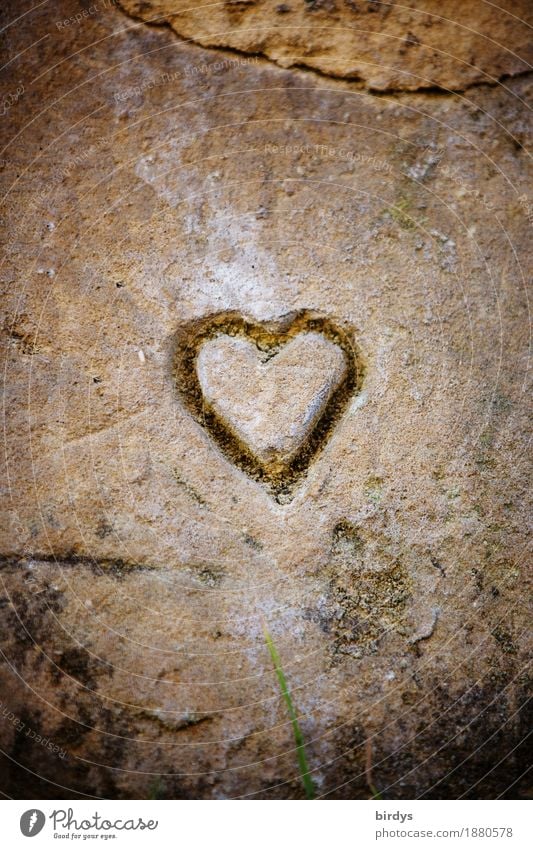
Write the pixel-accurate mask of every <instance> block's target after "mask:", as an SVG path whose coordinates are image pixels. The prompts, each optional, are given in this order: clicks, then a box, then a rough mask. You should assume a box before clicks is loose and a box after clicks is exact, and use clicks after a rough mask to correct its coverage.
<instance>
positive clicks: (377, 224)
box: [0, 0, 532, 799]
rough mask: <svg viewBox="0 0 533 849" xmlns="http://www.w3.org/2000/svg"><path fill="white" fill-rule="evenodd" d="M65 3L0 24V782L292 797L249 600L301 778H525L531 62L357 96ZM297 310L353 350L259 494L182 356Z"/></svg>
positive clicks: (480, 781) (359, 793) (293, 779)
mask: <svg viewBox="0 0 533 849" xmlns="http://www.w3.org/2000/svg"><path fill="white" fill-rule="evenodd" d="M289 5H291V6H292V5H294V4H291V3H289ZM356 5H358V8H359V4H356ZM444 5H445V4H440V6H439V8H443V6H444ZM470 5H471V4H466V6H465V9H466V8H467V7H468V9H470ZM472 5H473V6H476V5H477V4H472ZM29 8H30V7H29V5H28V10H29ZM80 8H81V7H80V6H78V5H77V4H76V3H75V2H69V1H67V0H58V2H57V3H56V4H55V7H54V9H55V10H54V15H57V20H56V19H55V18H54V17H53V15H52V16H51V14H50V9H49V8H48V6H38V5H37V7H36V8H35V9H34V10H33V11H31V12H29V11H28V14H26V15H24V17H22V18H20V20H19V21H18V23H17V25H16V26H12V27H10V28H9V30H8V33H9V57H8V59H11V60H12V61H11V62H10V64H9V65H8V66H7V68H6V69H5V71H4V86H5V90H6V91H8V92H10V93H11V94H12V97H11V99H10V101H9V104H8V102H7V101H5V103H4V106H5V108H6V112H5V118H4V120H3V121H2V127H1V133H2V137H3V144H2V148H3V150H2V153H1V154H0V156H1V157H2V161H1V165H2V169H1V172H0V177H1V180H2V197H3V207H2V216H3V218H4V219H5V222H4V223H5V224H6V231H7V240H6V246H5V253H4V257H3V261H2V266H1V278H0V285H1V287H2V300H3V311H4V312H3V320H2V328H3V332H2V351H3V363H2V374H3V388H4V395H5V399H6V406H5V421H4V427H5V431H4V434H5V440H6V441H5V451H4V452H3V458H2V462H3V463H4V464H5V468H4V470H3V474H2V486H3V499H2V502H3V507H2V510H3V512H2V516H1V527H2V535H1V540H0V553H1V554H2V561H1V563H2V565H1V569H0V579H1V584H0V586H1V590H2V598H1V605H0V615H1V618H2V630H1V633H2V651H3V659H4V662H3V665H2V667H1V669H0V677H1V693H2V695H1V696H0V699H1V700H2V706H1V716H0V746H1V749H2V752H3V754H2V761H1V766H0V773H1V783H0V786H1V788H2V790H3V791H4V792H6V793H7V794H8V795H11V796H15V797H17V798H32V797H40V796H43V797H51V798H58V797H59V798H62V797H66V798H69V797H71V796H72V795H73V794H74V796H76V795H80V796H88V797H93V796H96V797H99V796H105V797H127V798H136V797H139V798H143V797H148V796H150V795H156V796H160V797H165V798H166V797H168V798H171V797H173V796H177V797H197V796H199V797H203V798H221V797H234V796H246V797H249V796H250V797H258V798H277V797H279V798H289V797H291V798H292V797H301V796H302V787H301V782H300V780H299V777H298V770H297V763H296V757H295V751H294V741H293V736H292V729H291V724H290V720H289V717H288V715H287V711H286V706H285V703H284V701H283V698H282V697H281V694H280V692H279V687H278V684H277V680H276V676H275V673H274V670H273V668H272V664H271V660H270V657H269V654H268V651H267V648H266V646H265V641H264V635H263V626H264V624H265V623H266V624H267V626H268V628H269V630H270V633H271V634H272V636H273V639H274V640H275V643H276V647H277V649H278V652H279V654H280V657H281V659H282V663H283V667H284V671H285V674H286V677H287V680H288V682H289V686H290V688H291V691H292V695H293V700H294V703H295V705H296V708H297V711H298V713H299V717H300V724H301V728H302V732H303V734H304V736H305V740H306V744H307V749H308V759H309V762H310V765H311V769H312V771H313V776H314V778H315V781H316V785H317V788H318V792H319V794H320V795H323V796H325V797H326V798H369V796H370V795H371V790H370V789H369V785H370V783H371V782H372V783H373V784H375V785H376V786H377V787H378V788H379V789H380V791H381V792H382V794H383V796H384V797H385V798H389V799H394V798H412V797H413V796H421V797H423V798H427V797H437V798H440V797H457V796H462V795H464V796H465V797H476V796H479V797H490V798H492V797H497V796H499V795H501V794H503V795H505V794H507V795H511V796H514V795H517V796H524V795H525V794H526V793H527V792H528V791H527V784H526V780H525V779H520V776H521V775H522V774H523V772H524V769H525V767H526V765H527V753H526V751H525V745H524V743H523V741H524V738H525V735H526V733H527V731H529V727H530V722H529V721H528V717H527V711H526V699H527V692H528V680H527V674H526V661H527V657H528V653H529V637H528V634H529V632H530V622H531V611H530V609H528V605H527V601H528V573H527V569H526V564H527V554H528V546H529V537H528V534H527V528H528V516H529V513H528V506H529V501H528V495H527V493H528V472H529V468H528V462H527V453H526V445H527V438H528V436H529V432H530V431H529V429H530V421H529V418H528V414H527V413H528V411H527V408H526V404H525V399H526V397H527V387H528V382H527V368H528V352H529V348H528V345H529V341H530V340H529V312H528V299H527V292H526V288H525V283H526V280H527V268H528V263H529V262H530V261H531V244H532V241H531V218H532V213H531V204H530V200H528V194H527V193H528V187H529V185H530V168H529V157H528V153H527V149H526V148H527V144H528V140H529V138H530V126H529V114H528V110H527V108H526V104H527V102H528V99H529V98H530V95H531V80H530V78H529V77H528V76H526V75H523V76H522V77H520V78H517V79H515V80H512V79H509V80H506V81H505V84H504V85H493V86H488V85H483V86H479V87H474V88H470V89H468V91H466V92H465V93H464V94H455V95H448V94H443V93H442V92H440V93H435V92H426V93H424V92H416V93H409V92H407V93H406V92H404V93H401V94H398V95H394V96H388V95H383V94H382V95H380V96H374V95H372V94H371V93H369V92H368V91H365V90H363V89H362V88H361V87H360V86H359V84H357V83H354V82H350V81H343V80H333V79H325V78H324V77H321V76H320V75H318V74H313V73H310V72H309V71H301V70H297V69H294V70H286V69H282V68H279V67H277V66H276V65H275V64H273V63H272V62H269V61H267V60H266V59H264V60H263V59H260V58H257V57H246V56H242V57H236V56H235V55H233V54H229V53H223V52H218V51H216V52H215V51H213V50H206V49H203V48H201V47H199V46H197V45H195V44H191V43H185V44H184V43H181V42H180V41H179V39H178V38H177V37H176V35H175V34H174V33H173V32H172V31H171V30H170V29H169V28H168V27H165V28H163V27H149V26H146V25H145V24H143V23H140V22H139V21H133V20H132V19H131V18H129V17H128V16H127V15H125V14H124V12H123V11H121V10H120V9H119V8H115V7H113V6H110V5H108V4H103V3H102V4H100V5H99V6H97V8H96V11H95V12H93V13H91V14H88V15H87V16H85V17H83V18H82V19H81V20H80V21H79V22H76V19H75V15H76V14H78V13H79V12H80ZM258 8H260V7H259V6H258ZM261 8H263V7H261ZM265 8H266V6H265ZM339 8H340V7H339ZM484 8H485V7H484ZM488 8H489V7H488V5H487V9H488ZM491 8H492V7H491ZM513 9H514V10H515V12H516V17H520V10H521V9H522V6H521V5H520V4H516V5H514V6H513ZM237 11H238V9H237ZM2 14H3V20H2V25H4V24H5V23H7V22H8V21H12V20H13V19H14V18H16V17H18V16H19V15H21V14H22V13H21V7H20V3H15V2H11V3H7V4H6V5H5V7H4V9H3V10H2ZM302 14H303V13H302ZM306 14H311V13H310V12H309V13H307V12H306ZM313 14H314V13H313ZM320 14H321V15H322V14H325V12H322V11H320ZM376 14H377V13H376ZM381 14H382V12H379V15H381ZM383 14H384V13H383ZM466 14H467V12H466V11H465V15H466ZM488 14H489V12H488V11H487V15H488ZM490 14H492V12H491V13H490ZM391 15H392V13H391ZM65 21H67V23H66V24H65ZM58 24H61V26H58ZM499 26H501V27H502V28H503V29H502V34H501V39H500V38H495V41H500V42H501V43H504V44H507V42H506V39H507V38H508V37H510V36H509V35H508V33H509V30H508V27H509V26H512V28H513V32H514V27H515V26H518V23H517V21H516V19H513V22H512V24H509V22H508V19H507V17H504V16H502V17H501V18H500V17H499V18H498V24H497V25H496V24H495V27H494V33H495V32H496V30H497V28H498V27H499ZM237 31H238V28H237ZM302 37H303V36H302ZM512 38H513V43H514V44H515V46H516V51H515V52H516V53H517V54H518V56H520V57H521V58H522V56H523V55H525V54H524V53H523V52H522V51H521V47H520V45H521V44H523V36H522V30H520V33H519V34H518V35H513V37H512ZM447 43H448V42H447ZM30 45H33V47H30ZM459 48H460V45H459V44H458V51H459V52H458V55H461V53H460V49H459ZM22 51H25V52H24V53H23V54H22ZM265 53H266V50H265ZM252 59H253V61H252ZM513 62H514V59H513ZM442 67H443V74H448V73H449V69H447V68H446V66H445V65H443V66H442ZM193 68H194V69H199V70H197V71H196V72H195V73H192V69H193ZM516 68H518V65H517V66H516ZM516 68H515V66H514V65H513V68H511V69H509V67H507V70H505V69H502V68H499V69H498V71H497V73H495V75H499V73H500V72H505V73H512V72H514V70H516ZM513 69H514V70H513ZM21 81H22V82H23V83H24V91H23V93H22V94H19V95H16V94H15V92H16V91H17V87H18V86H20V83H21ZM388 84H389V83H387V85H388ZM461 85H462V83H461ZM301 311H311V312H312V313H316V314H320V315H324V316H327V317H328V319H329V320H330V321H331V322H332V323H333V324H334V325H335V326H341V327H343V328H347V329H348V330H349V333H350V338H351V339H353V340H354V344H355V345H356V347H357V352H358V357H360V360H361V362H362V364H363V365H364V373H362V382H361V385H360V387H359V388H358V391H357V392H355V393H353V394H352V395H351V397H350V400H349V401H348V403H347V405H346V407H345V409H344V412H343V414H342V416H341V417H340V418H339V419H338V421H336V424H335V427H334V428H333V430H332V431H331V433H330V434H329V435H328V438H327V440H326V441H325V443H324V444H323V446H322V449H321V451H320V452H319V453H317V454H316V456H315V458H314V459H313V460H312V461H311V462H310V463H309V464H308V467H307V470H306V472H305V474H302V476H301V478H300V480H299V483H298V486H297V488H296V489H295V491H294V497H292V498H291V499H290V500H289V501H287V502H281V501H280V500H276V499H275V498H273V497H272V495H271V493H270V492H269V491H268V488H267V487H265V486H263V485H262V484H261V482H260V481H258V480H256V479H255V478H254V477H253V475H250V474H248V473H247V471H246V470H245V469H243V468H242V467H241V466H239V464H238V463H235V462H233V460H232V459H231V457H230V456H228V455H227V454H225V453H224V452H223V451H221V449H220V446H219V445H218V444H217V443H216V441H215V440H214V439H213V438H212V436H211V434H210V433H209V431H208V430H207V429H206V428H205V427H204V426H203V425H202V423H201V422H199V421H198V420H197V418H196V417H195V415H193V414H192V413H191V409H190V408H189V406H188V403H187V401H186V399H185V398H184V396H183V393H182V391H181V390H180V386H178V384H177V381H176V352H177V351H178V350H182V349H183V346H186V345H187V342H188V340H189V341H190V343H191V345H192V344H193V342H194V341H195V339H196V337H195V333H196V328H197V327H198V326H199V324H200V325H201V323H202V322H205V321H207V322H210V321H212V320H213V317H215V316H219V315H220V314H227V313H231V314H232V315H234V314H237V315H242V316H248V317H250V319H251V320H253V321H254V322H256V323H265V322H267V323H268V322H273V321H276V320H278V319H279V317H280V316H284V315H287V314H289V313H298V314H299V313H300V312H301ZM180 346H181V347H180ZM289 352H290V349H289ZM301 353H302V352H301V351H300V354H301ZM324 353H325V351H324ZM274 359H275V358H274ZM296 359H298V358H297V357H296ZM295 368H296V367H295ZM306 374H307V371H306V364H305V363H302V366H301V369H300V367H298V376H297V378H295V381H294V382H295V386H298V385H304V384H305V381H306V380H307V378H306V377H305V375H306ZM300 405H301V406H300ZM304 407H305V404H304V398H303V397H300V393H298V398H297V404H296V405H295V409H296V408H297V409H300V410H303V409H304ZM284 416H286V417H287V418H286V419H285V420H286V421H288V420H290V415H289V414H288V412H287V411H286V410H285V411H284ZM267 441H268V440H267ZM264 444H266V442H265V443H264ZM12 717H13V718H12ZM28 729H30V730H32V731H34V732H35V733H39V734H40V735H41V736H45V737H46V738H49V739H50V740H51V741H52V743H53V746H57V747H59V748H58V750H57V751H53V750H52V749H51V748H48V747H47V746H44V745H42V744H39V743H37V742H36V741H35V735H34V736H33V737H31V736H30V735H28V734H27V733H26V732H27V730H28ZM495 752H497V753H498V758H497V760H498V764H497V765H496V760H495ZM63 753H64V755H63ZM370 773H371V775H370Z"/></svg>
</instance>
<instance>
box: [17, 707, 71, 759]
mask: <svg viewBox="0 0 533 849" xmlns="http://www.w3.org/2000/svg"><path fill="white" fill-rule="evenodd" d="M0 709H1V711H2V716H3V717H4V719H7V721H8V722H10V723H11V724H12V725H13V726H14V728H15V729H16V730H17V731H19V732H20V733H21V734H22V733H23V734H24V736H25V737H27V738H28V739H29V740H33V741H34V742H35V743H38V744H39V745H40V746H44V748H45V749H48V750H49V751H50V752H53V754H54V755H57V756H58V757H59V758H61V760H64V759H65V758H66V756H67V752H66V751H65V749H62V748H61V746H58V745H57V743H54V741H53V740H51V739H50V738H49V737H43V736H42V734H39V733H38V732H37V731H35V729H34V728H30V726H29V725H28V724H27V723H26V722H24V720H23V719H21V718H20V716H17V714H16V713H14V712H13V711H12V710H10V709H9V707H8V706H7V705H6V704H4V702H2V701H0Z"/></svg>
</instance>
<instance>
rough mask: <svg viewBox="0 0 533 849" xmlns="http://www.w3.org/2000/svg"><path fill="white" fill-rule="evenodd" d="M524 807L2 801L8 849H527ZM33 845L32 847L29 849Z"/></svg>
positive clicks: (437, 803)
mask: <svg viewBox="0 0 533 849" xmlns="http://www.w3.org/2000/svg"><path fill="white" fill-rule="evenodd" d="M531 805H532V803H529V802H518V801H496V802H494V801H419V802H406V801H400V802H393V801H386V802H382V801H380V802H374V801H338V802H336V801H329V802H328V801H324V802H314V803H312V802H307V803H304V802H303V801H301V802H294V801H293V802H289V801H272V802H262V801H219V802H216V801H159V800H158V801H149V800H135V801H101V802H100V801H85V800H84V801H71V802H70V801H64V800H58V801H54V800H51V801H50V800H46V801H31V800H26V801H4V802H3V803H2V808H1V809H0V810H1V811H2V846H5V847H6V849H7V847H9V849H11V848H12V847H18V846H25V847H28V846H32V847H34V849H40V847H48V846H55V847H57V846H61V845H64V844H65V843H66V841H70V843H69V844H68V845H71V844H72V842H74V843H77V844H78V845H82V844H83V845H85V846H87V845H92V846H103V845H107V846H109V845H111V846H117V847H123V848H124V849H126V847H130V846H131V847H141V846H142V847H158V849H160V847H163V849H165V847H167V846H168V847H172V849H179V847H186V849H204V847H205V849H290V847H295V849H332V847H339V849H340V847H342V849H352V847H353V849H366V847H370V846H376V847H383V849H388V847H397V848H398V849H399V847H408V849H430V847H433V849H436V847H450V849H451V847H476V849H483V847H488V846H491V847H493V849H498V847H499V849H526V847H527V849H530V848H531V846H533V839H532V836H531V835H532V827H531V814H532V807H531ZM31 839H35V843H30V840H31Z"/></svg>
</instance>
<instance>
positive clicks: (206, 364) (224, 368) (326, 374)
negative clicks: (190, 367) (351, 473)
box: [198, 333, 346, 463]
mask: <svg viewBox="0 0 533 849" xmlns="http://www.w3.org/2000/svg"><path fill="white" fill-rule="evenodd" d="M345 371H346V363H345V360H344V355H343V352H342V350H341V349H340V348H335V347H334V346H333V344H332V343H331V342H328V340H327V339H324V337H323V336H321V335H320V334H318V333H306V334H301V335H300V336H299V337H297V338H296V339H293V340H292V341H291V342H289V343H288V345H287V346H284V347H283V348H282V349H281V351H279V353H276V354H275V355H274V357H269V359H268V360H266V361H265V360H262V359H261V358H260V356H259V355H258V352H257V348H256V347H255V346H254V345H253V343H252V342H250V341H249V340H247V339H245V338H240V339H239V338H237V339H235V338H234V337H229V336H224V335H223V336H220V337H218V338H217V339H213V340H211V341H209V342H206V344H205V345H204V346H203V347H202V349H201V351H200V353H199V357H198V373H199V376H200V384H201V386H202V389H203V394H204V397H205V400H206V401H207V402H208V403H210V404H211V405H212V406H213V407H214V409H215V411H216V412H217V413H218V414H219V415H220V417H221V418H222V419H223V420H224V421H225V422H226V423H227V424H228V426H229V427H230V428H231V430H233V431H234V432H235V433H236V434H237V436H238V437H239V439H241V440H242V441H243V442H244V443H245V444H246V445H247V446H248V447H249V448H251V450H252V452H253V454H254V455H255V456H256V457H257V458H258V459H259V460H260V461H261V462H262V463H272V462H273V463H276V462H279V461H280V460H287V459H290V458H291V457H292V456H293V455H294V454H295V453H296V452H297V451H298V449H299V448H300V447H301V445H302V443H303V441H304V440H305V439H306V438H307V436H308V435H309V434H310V432H311V431H312V430H313V428H314V426H315V425H316V422H317V420H318V419H319V418H320V416H321V414H322V413H323V412H324V409H325V406H326V403H327V401H328V400H329V398H330V397H331V394H332V393H333V392H334V390H335V389H336V387H337V386H338V384H339V383H340V381H341V380H342V378H343V376H344V373H345Z"/></svg>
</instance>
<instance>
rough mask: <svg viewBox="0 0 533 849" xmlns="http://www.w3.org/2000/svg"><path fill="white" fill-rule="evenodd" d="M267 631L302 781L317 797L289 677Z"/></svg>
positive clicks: (308, 795)
mask: <svg viewBox="0 0 533 849" xmlns="http://www.w3.org/2000/svg"><path fill="white" fill-rule="evenodd" d="M264 632H265V642H266V644H267V648H268V651H269V653H270V657H271V659H272V663H273V664H274V669H275V670H276V676H277V679H278V682H279V686H280V690H281V694H282V696H283V698H284V700H285V704H286V705H287V710H288V712H289V717H290V720H291V724H292V730H293V733H294V740H295V742H296V752H297V755H298V767H299V770H300V775H301V778H302V783H303V786H304V790H305V796H306V798H307V799H315V798H316V794H315V787H314V784H313V779H312V778H311V774H310V772H309V767H308V766H307V757H306V754H305V744H304V738H303V734H302V731H301V728H300V726H299V724H298V717H297V715H296V711H295V710H294V705H293V703H292V699H291V694H290V692H289V688H288V686H287V679H286V678H285V674H284V672H283V669H282V667H281V660H280V658H279V654H278V652H277V649H276V646H275V645H274V642H273V640H272V637H271V636H270V634H269V632H268V630H267V628H266V625H265V626H264Z"/></svg>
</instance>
